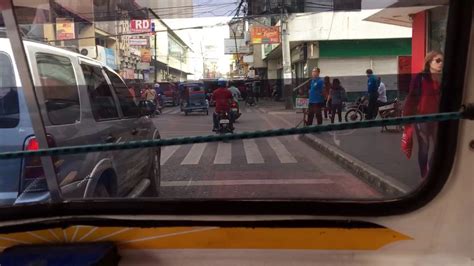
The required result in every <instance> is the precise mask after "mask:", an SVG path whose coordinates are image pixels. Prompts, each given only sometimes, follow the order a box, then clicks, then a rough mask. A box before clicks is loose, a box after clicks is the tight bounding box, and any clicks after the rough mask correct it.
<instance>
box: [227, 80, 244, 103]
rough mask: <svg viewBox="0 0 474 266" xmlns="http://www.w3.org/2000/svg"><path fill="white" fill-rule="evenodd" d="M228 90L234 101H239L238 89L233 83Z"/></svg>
mask: <svg viewBox="0 0 474 266" xmlns="http://www.w3.org/2000/svg"><path fill="white" fill-rule="evenodd" d="M229 91H230V92H231V93H232V97H234V101H235V102H239V99H240V97H241V94H240V90H239V89H237V87H235V84H232V83H231V84H230V87H229Z"/></svg>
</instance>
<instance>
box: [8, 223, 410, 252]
mask: <svg viewBox="0 0 474 266" xmlns="http://www.w3.org/2000/svg"><path fill="white" fill-rule="evenodd" d="M410 239H411V238H410V237H408V236H406V235H403V234H401V233H398V232H396V231H393V230H391V229H387V228H359V229H358V228H355V229H344V228H218V227H167V228H148V229H146V228H127V227H102V228H99V227H90V226H73V227H69V228H67V229H64V230H62V229H59V228H57V229H50V230H40V231H34V232H25V233H14V234H6V235H0V249H1V248H2V247H8V246H13V245H18V244H37V243H64V242H89V241H113V242H115V243H117V245H118V246H119V247H120V248H124V249H187V248H190V249H196V248H197V249H199V248H200V249H206V248H209V249H219V248H223V249H325V250H376V249H379V248H381V247H383V246H385V245H388V244H390V243H394V242H397V241H401V240H410Z"/></svg>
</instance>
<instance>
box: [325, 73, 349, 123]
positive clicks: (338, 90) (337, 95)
mask: <svg viewBox="0 0 474 266" xmlns="http://www.w3.org/2000/svg"><path fill="white" fill-rule="evenodd" d="M346 100H347V96H346V90H345V89H344V87H342V86H341V81H340V80H339V79H334V80H333V84H332V89H331V91H330V93H329V96H328V101H327V105H328V106H330V107H331V123H332V124H334V118H335V117H336V114H337V116H338V118H339V123H341V122H342V104H343V103H344V102H345V101H346Z"/></svg>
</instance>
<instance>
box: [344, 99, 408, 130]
mask: <svg viewBox="0 0 474 266" xmlns="http://www.w3.org/2000/svg"><path fill="white" fill-rule="evenodd" d="M368 110H369V100H368V98H367V97H366V96H362V97H360V98H359V99H357V101H356V102H355V104H353V105H351V106H349V107H348V108H347V113H346V116H345V120H346V122H355V121H362V120H364V119H365V117H366V115H367V112H368ZM377 113H378V115H379V116H380V117H381V118H382V119H385V118H393V117H399V116H401V104H400V103H399V101H398V99H395V100H393V101H389V102H387V103H385V104H383V105H380V106H379V107H378V112H377ZM385 129H386V128H385ZM382 130H383V129H382Z"/></svg>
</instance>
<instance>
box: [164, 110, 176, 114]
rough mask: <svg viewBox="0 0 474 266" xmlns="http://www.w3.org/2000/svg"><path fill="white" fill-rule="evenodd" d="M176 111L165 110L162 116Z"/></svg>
mask: <svg viewBox="0 0 474 266" xmlns="http://www.w3.org/2000/svg"><path fill="white" fill-rule="evenodd" d="M173 111H174V110H173V109H165V110H164V111H163V112H162V114H169V113H171V112H173Z"/></svg>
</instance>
